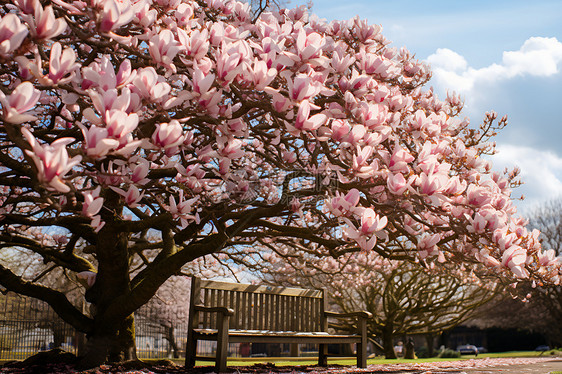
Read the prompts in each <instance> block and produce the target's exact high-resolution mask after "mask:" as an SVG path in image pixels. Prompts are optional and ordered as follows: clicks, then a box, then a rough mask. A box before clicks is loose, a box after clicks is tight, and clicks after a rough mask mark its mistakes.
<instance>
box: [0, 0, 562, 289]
mask: <svg viewBox="0 0 562 374" xmlns="http://www.w3.org/2000/svg"><path fill="white" fill-rule="evenodd" d="M4 8H5V9H3V10H0V16H1V18H0V58H1V59H2V61H3V64H4V61H5V65H6V69H9V74H6V77H7V78H6V79H9V82H7V83H6V87H5V90H4V91H2V92H0V104H1V105H2V115H1V120H2V121H3V122H4V123H5V124H7V125H6V128H7V129H8V130H9V131H8V130H6V133H7V135H6V136H5V138H6V139H8V140H7V141H6V142H7V144H6V145H5V146H7V147H8V148H11V149H12V153H11V154H13V155H14V158H15V159H17V160H18V161H19V162H21V161H23V155H25V158H26V161H23V162H27V163H28V164H30V166H31V167H32V169H33V172H34V173H35V175H36V180H37V181H38V182H39V183H40V184H41V185H42V186H43V187H45V188H46V189H47V191H41V192H40V193H41V194H51V195H59V197H61V198H62V197H64V198H65V199H67V200H68V201H71V200H72V199H78V200H80V201H83V203H82V205H81V208H79V205H80V204H75V207H76V208H72V209H75V210H74V211H70V212H69V213H68V214H77V215H82V216H85V217H88V218H90V219H92V225H93V227H94V228H95V229H96V230H99V229H101V227H102V226H103V224H104V223H103V222H102V220H101V215H103V214H101V213H100V212H102V213H103V212H104V211H106V210H104V207H106V206H107V204H115V202H114V200H115V199H114V198H109V197H110V196H113V197H116V199H117V200H118V203H117V204H118V206H117V207H116V206H112V207H111V209H109V208H108V210H107V211H112V212H116V213H115V214H116V215H120V217H121V218H122V219H125V215H126V214H134V215H135V217H133V219H134V220H141V219H143V218H146V217H149V216H160V215H161V216H166V217H168V218H169V217H171V219H172V221H173V222H174V224H176V225H177V226H178V228H179V229H178V230H182V229H183V230H185V229H187V227H188V226H190V225H193V227H195V226H196V225H198V224H200V222H201V221H202V220H203V217H207V218H205V219H207V220H208V221H206V222H207V224H208V225H209V226H206V228H205V230H208V231H207V232H214V231H213V230H216V228H215V229H211V228H210V226H212V225H211V223H209V222H215V221H216V219H215V218H210V217H214V215H215V214H217V213H216V212H223V213H224V214H226V215H227V217H229V218H225V219H224V221H223V220H220V219H218V221H220V223H216V224H217V225H234V224H235V223H236V221H237V220H238V219H242V218H243V217H244V216H245V213H246V212H250V211H251V212H257V211H260V212H261V211H264V212H265V211H266V210H267V209H266V207H269V208H268V209H270V210H268V212H275V214H273V213H267V214H266V213H264V215H263V217H261V218H260V219H262V220H263V221H259V220H257V221H256V222H254V224H255V226H252V227H250V226H248V227H244V228H243V229H242V228H241V229H240V230H242V231H244V230H248V231H244V234H243V235H242V236H243V237H244V238H245V239H244V240H246V239H247V237H248V236H250V234H249V233H250V232H258V231H260V230H261V229H262V228H263V227H267V228H268V230H269V231H268V230H265V231H264V234H263V236H264V237H267V236H268V235H269V234H268V233H270V234H271V235H272V236H274V235H281V234H280V233H281V232H286V233H291V235H295V236H296V238H299V239H302V240H303V241H307V240H308V241H310V243H309V244H310V245H320V244H319V243H324V244H326V243H328V242H329V243H330V245H327V247H330V246H331V247H333V248H338V251H343V252H345V251H356V250H357V249H358V248H359V249H361V250H363V251H371V250H374V251H377V252H378V253H380V254H383V255H385V256H388V257H392V256H397V257H401V258H404V257H409V258H413V257H415V258H416V259H417V260H419V261H423V262H425V263H426V264H429V265H430V266H431V264H438V263H443V262H447V263H453V264H454V263H461V262H465V263H478V264H479V265H478V266H480V267H482V268H484V269H486V270H487V271H489V272H492V273H494V274H499V275H503V276H508V277H513V278H525V277H542V278H548V279H550V280H553V281H559V276H560V274H559V272H560V264H559V263H558V262H557V260H555V258H554V257H553V254H552V252H550V251H544V250H543V249H542V248H541V246H540V243H539V241H538V239H537V234H536V233H534V232H529V231H527V229H526V228H525V225H524V222H523V220H521V219H520V218H519V217H518V216H517V215H516V210H515V207H514V206H513V204H512V201H511V187H512V185H513V184H514V180H513V178H512V176H510V175H509V174H508V175H502V174H498V173H493V172H492V171H491V163H490V162H489V161H486V159H485V158H483V157H482V155H483V153H484V152H485V151H486V150H490V149H491V148H492V146H491V145H490V144H488V143H486V140H487V139H486V138H482V137H481V135H482V134H483V133H482V132H478V130H475V131H467V128H468V122H467V121H463V120H459V119H458V112H459V111H460V109H461V107H462V103H461V102H460V100H459V99H458V96H456V95H454V94H453V95H449V96H448V97H447V99H446V100H444V101H441V100H439V98H438V97H437V96H436V95H435V94H434V93H433V91H432V90H424V89H423V84H424V83H426V82H427V80H428V79H429V77H430V72H429V69H428V67H427V66H426V65H425V64H424V63H422V62H420V61H418V60H415V59H414V58H413V57H412V55H411V54H410V53H409V52H408V51H407V50H406V49H396V48H393V47H391V46H390V44H389V41H388V40H386V39H385V38H384V36H383V35H382V33H381V28H380V27H379V26H372V25H369V24H368V23H367V22H365V21H361V20H359V19H358V18H356V19H352V20H349V21H333V22H329V23H327V22H324V21H321V20H318V19H317V18H316V17H314V16H309V14H308V13H307V10H306V8H305V7H298V8H295V9H291V10H287V9H281V10H279V11H267V12H263V13H261V14H260V15H259V17H256V19H255V20H253V16H252V14H251V8H250V6H249V5H248V4H246V3H242V2H239V1H235V0H204V1H192V0H157V1H148V0H135V1H132V0H104V1H101V0H92V1H90V3H88V4H86V3H84V2H83V1H78V0H76V1H73V0H70V1H62V0H52V1H46V2H45V1H44V2H39V1H38V0H17V1H15V2H14V4H8V5H6V6H5V7H4ZM7 9H8V10H9V11H8V10H7ZM15 72H17V73H18V74H19V75H18V74H16V73H15ZM495 120H496V117H495V116H494V115H489V116H487V117H486V119H485V124H484V126H491V127H493V126H494V121H495ZM18 129H21V131H18ZM20 133H21V134H23V138H24V139H25V141H21V139H22V138H21V136H20V135H19V134H20ZM70 155H72V156H70ZM76 191H81V193H78V195H77V196H78V197H76V193H77V192H76ZM73 194H74V195H73ZM62 195H64V196H62ZM69 206H70V205H69ZM124 207H128V208H129V209H123V208H124ZM227 207H228V208H227ZM67 209H71V208H67ZM253 209H255V210H253ZM260 209H261V210H260ZM227 211H228V214H227V213H225V212H227ZM100 214H101V215H100ZM269 214H270V215H269ZM293 214H298V215H299V217H300V219H297V220H294V219H293V218H292V215H293ZM247 217H249V216H246V218H247ZM219 218H220V217H219ZM218 221H217V222H218ZM258 222H259V223H258ZM266 222H267V223H266ZM281 223H283V225H289V226H291V225H293V226H294V227H293V228H294V230H292V231H291V230H288V229H286V230H285V231H283V230H281V229H278V230H277V229H275V228H274V227H275V225H280V224H281ZM199 229H200V228H198V229H197V230H199ZM305 229H309V230H310V232H311V234H310V235H304V234H300V233H302V232H303V230H305ZM252 230H254V231H252ZM242 231H240V232H242ZM237 232H238V231H237ZM273 233H274V234H273ZM312 233H313V234H312ZM260 235H261V234H260ZM299 235H301V236H299ZM233 240H234V239H233ZM248 240H249V239H248ZM264 240H265V239H264ZM267 240H273V241H274V238H273V237H268V239H267ZM250 242H251V241H250ZM391 248H402V249H401V251H402V252H400V251H398V252H400V253H398V252H396V251H395V250H394V249H391Z"/></svg>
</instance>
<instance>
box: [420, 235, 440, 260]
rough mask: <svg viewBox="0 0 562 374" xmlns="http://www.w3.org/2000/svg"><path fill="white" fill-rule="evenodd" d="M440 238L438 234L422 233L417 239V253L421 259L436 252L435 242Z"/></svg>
mask: <svg viewBox="0 0 562 374" xmlns="http://www.w3.org/2000/svg"><path fill="white" fill-rule="evenodd" d="M440 240H441V235H439V234H423V235H422V236H421V238H419V239H418V255H419V256H420V258H421V259H424V258H426V257H428V256H433V255H435V254H437V252H438V249H437V244H438V243H439V241H440Z"/></svg>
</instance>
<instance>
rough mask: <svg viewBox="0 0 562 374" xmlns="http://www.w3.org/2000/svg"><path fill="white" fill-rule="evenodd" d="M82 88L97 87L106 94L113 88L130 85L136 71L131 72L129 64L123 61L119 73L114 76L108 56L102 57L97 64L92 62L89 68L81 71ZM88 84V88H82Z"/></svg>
mask: <svg viewBox="0 0 562 374" xmlns="http://www.w3.org/2000/svg"><path fill="white" fill-rule="evenodd" d="M82 76H83V78H84V79H83V82H82V86H83V88H90V87H99V88H101V90H102V91H104V92H107V91H111V90H113V89H115V88H118V87H121V86H124V85H125V84H127V83H130V82H131V81H132V79H134V77H135V76H136V70H135V71H131V62H130V61H129V60H124V61H123V62H122V63H121V65H120V66H119V71H118V73H117V74H115V71H114V68H113V65H112V63H111V61H110V59H109V56H107V55H104V56H102V57H101V59H100V61H99V62H92V63H91V64H90V65H89V66H87V67H85V68H83V69H82ZM85 84H88V85H89V86H88V87H84V85H85Z"/></svg>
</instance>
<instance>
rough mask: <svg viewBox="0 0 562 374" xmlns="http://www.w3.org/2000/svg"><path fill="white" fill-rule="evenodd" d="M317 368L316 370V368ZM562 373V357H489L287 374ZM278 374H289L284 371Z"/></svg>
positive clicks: (331, 368) (297, 370)
mask: <svg viewBox="0 0 562 374" xmlns="http://www.w3.org/2000/svg"><path fill="white" fill-rule="evenodd" d="M280 369H281V368H280ZM315 369H316V368H315ZM558 371H560V372H562V357H534V358H531V357H529V358H524V357H518V358H485V359H468V360H459V361H437V362H424V363H422V362H420V363H401V364H386V365H369V367H368V368H366V369H357V368H353V369H350V368H349V367H341V366H340V367H328V368H327V369H323V370H317V371H316V370H314V369H313V370H299V369H296V370H293V371H288V372H287V373H291V374H295V373H315V374H336V373H337V374H350V373H353V374H355V373H357V374H359V373H361V374H363V373H376V374H384V373H391V374H477V373H479V374H496V373H503V374H507V373H509V374H550V373H552V372H558ZM276 373H285V371H283V369H281V370H278V371H276Z"/></svg>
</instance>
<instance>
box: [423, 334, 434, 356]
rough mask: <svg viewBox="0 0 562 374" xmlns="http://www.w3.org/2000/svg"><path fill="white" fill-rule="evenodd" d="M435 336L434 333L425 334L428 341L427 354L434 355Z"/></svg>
mask: <svg viewBox="0 0 562 374" xmlns="http://www.w3.org/2000/svg"><path fill="white" fill-rule="evenodd" d="M433 338H434V336H433V334H426V335H425V341H426V343H427V355H428V357H433V355H434V353H435V352H434V350H433V341H434V339H433Z"/></svg>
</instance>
